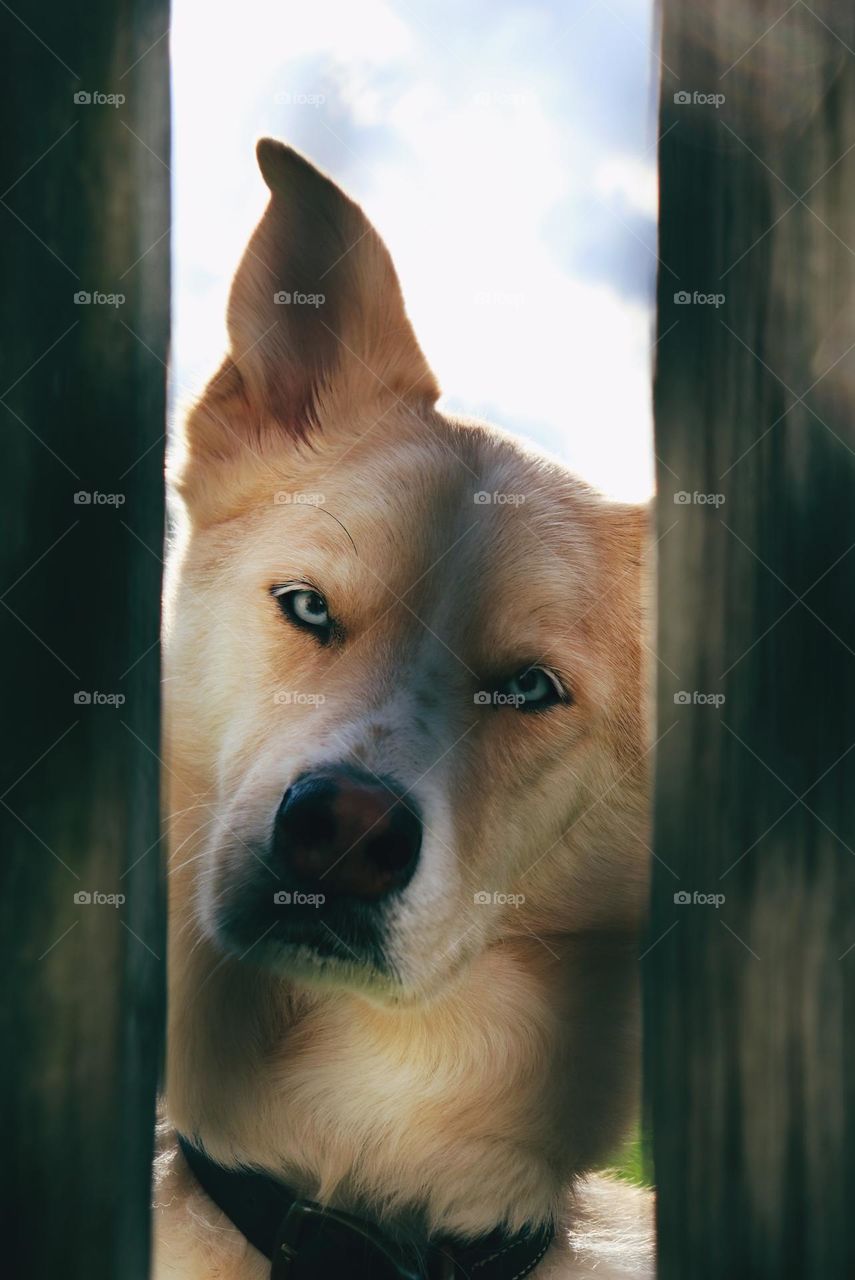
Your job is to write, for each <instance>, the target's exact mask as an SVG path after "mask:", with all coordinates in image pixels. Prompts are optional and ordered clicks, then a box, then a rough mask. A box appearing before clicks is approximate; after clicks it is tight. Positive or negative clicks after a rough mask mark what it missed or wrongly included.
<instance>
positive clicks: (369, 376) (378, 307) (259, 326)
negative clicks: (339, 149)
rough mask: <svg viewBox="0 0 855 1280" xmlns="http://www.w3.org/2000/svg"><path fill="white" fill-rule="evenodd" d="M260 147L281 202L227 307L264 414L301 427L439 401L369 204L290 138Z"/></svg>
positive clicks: (238, 358)
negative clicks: (364, 206) (370, 409)
mask: <svg viewBox="0 0 855 1280" xmlns="http://www.w3.org/2000/svg"><path fill="white" fill-rule="evenodd" d="M257 155H258V163H259V167H260V169H261V173H262V176H263V178H264V181H265V182H266V183H267V186H268V187H269V188H270V193H271V194H270V201H269V203H268V205H267V209H266V210H265V212H264V215H263V217H262V219H261V221H260V223H259V224H258V226H257V227H256V229H255V232H254V233H253V236H252V238H251V240H250V242H249V245H248V247H247V249H246V252H245V253H244V256H243V259H242V261H241V263H240V266H239V267H238V269H237V273H236V274H235V278H234V282H233V284H232V290H231V295H230V298H229V306H228V316H227V320H228V334H229V341H230V352H229V358H230V360H231V362H232V364H233V365H234V367H235V369H236V370H237V372H238V373H239V375H240V380H241V383H242V385H243V388H244V392H245V396H246V400H247V402H248V404H249V406H250V408H251V410H252V414H253V417H255V418H256V421H258V420H272V422H273V423H275V424H277V425H278V427H279V428H280V429H282V430H285V431H287V432H291V433H293V434H294V435H298V436H300V435H305V434H306V433H307V432H308V431H309V430H310V429H311V428H313V427H314V426H317V425H323V423H324V421H325V419H327V418H329V417H331V416H332V415H334V414H335V413H336V412H341V411H342V410H345V411H348V412H350V413H352V412H353V411H354V410H358V409H360V408H362V407H364V405H365V404H367V403H371V402H372V401H374V400H377V399H382V398H384V397H385V398H386V399H387V400H388V399H389V398H390V397H396V398H398V399H400V400H402V401H404V402H405V403H406V404H408V405H413V406H419V405H425V404H432V403H433V402H434V401H435V400H436V398H437V396H438V395H439V388H438V386H437V384H436V381H435V379H434V376H433V374H432V373H431V370H430V368H429V367H428V364H427V361H426V360H425V358H424V355H423V354H422V351H421V348H420V347H419V344H418V342H417V341H416V337H415V334H414V333H413V330H412V327H411V325H410V322H409V320H408V318H407V315H406V312H405V310H404V303H403V299H402V297H401V289H400V285H399V284H398V278H397V276H396V274H395V269H394V267H393V266H392V260H391V258H390V256H389V253H388V250H387V249H386V246H385V245H384V244H383V242H382V240H381V239H380V237H379V236H378V234H377V232H376V231H375V230H374V228H373V227H372V225H371V223H370V222H369V221H368V219H367V218H366V217H365V214H364V213H363V212H362V210H361V209H360V208H359V206H358V205H357V204H355V203H354V202H353V201H352V200H350V199H349V198H348V197H347V196H346V195H345V194H344V192H343V191H342V190H341V189H340V188H339V187H337V186H336V184H335V183H334V182H332V181H331V180H330V179H329V178H327V177H326V176H325V175H324V174H322V173H321V172H320V171H319V170H318V169H316V168H315V167H314V166H313V165H312V164H310V163H309V161H308V160H306V159H305V158H304V157H303V156H301V155H300V154H299V153H298V152H296V151H294V150H292V149H291V148H290V147H286V146H284V145H283V144H282V143H281V142H276V141H275V140H274V139H272V138H263V139H262V140H261V141H260V142H259V143H258V147H257Z"/></svg>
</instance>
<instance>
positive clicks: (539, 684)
mask: <svg viewBox="0 0 855 1280" xmlns="http://www.w3.org/2000/svg"><path fill="white" fill-rule="evenodd" d="M502 692H503V693H504V694H505V695H506V697H507V699H508V702H509V703H510V704H511V705H513V706H515V707H517V708H518V709H519V710H521V711H539V710H541V708H543V707H551V706H554V704H555V703H556V702H566V701H567V695H566V694H565V692H564V690H563V688H562V687H561V683H560V681H559V679H558V677H557V676H555V675H553V674H552V672H551V671H547V670H546V668H545V667H527V668H526V669H525V671H520V672H518V673H517V674H516V675H515V676H512V677H511V679H510V680H508V681H507V682H506V683H505V686H504V688H503V690H502Z"/></svg>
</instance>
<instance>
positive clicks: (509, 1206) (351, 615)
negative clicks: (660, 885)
mask: <svg viewBox="0 0 855 1280" xmlns="http://www.w3.org/2000/svg"><path fill="white" fill-rule="evenodd" d="M260 161H261V167H262V172H263V173H264V176H265V179H266V181H267V182H268V185H269V186H270V188H271V192H272V198H271V202H270V206H269V208H268V211H267V213H266V214H265V216H264V218H263V220H262V222H261V224H260V226H259V228H258V230H257V231H256V233H255V235H254V237H253V240H252V241H251V244H250V247H249V249H248V251H247V254H246V255H245V257H244V260H243V262H242V264H241V266H240V268H239V270H238V273H237V275H236V278H235V284H234V287H233V291H232V299H231V303H230V308H229V331H230V338H231V350H230V352H229V354H228V356H227V358H226V360H225V362H224V364H223V366H222V368H221V370H220V372H219V374H218V375H217V377H216V378H215V379H214V380H213V381H212V383H211V384H210V385H209V387H208V388H207V390H206V392H205V395H204V396H203V397H202V399H201V401H200V403H199V404H198V405H197V406H196V408H195V409H194V410H193V412H192V413H191V415H190V417H189V420H188V424H187V431H186V437H185V442H184V445H183V446H182V452H181V456H180V457H179V458H178V460H177V463H176V478H175V488H176V492H177V494H178V496H179V499H180V503H181V512H180V518H179V532H178V535H177V538H176V545H175V547H174V549H173V554H172V557H171V562H170V575H169V591H168V600H167V660H166V685H165V688H166V695H167V696H166V725H167V738H166V751H167V757H166V759H167V768H166V779H165V780H166V787H167V793H168V808H169V814H170V861H169V887H170V952H169V983H170V996H169V1006H170V1007H169V1041H168V1072H167V1108H168V1116H169V1121H168V1122H164V1128H163V1135H162V1144H163V1145H162V1150H161V1154H160V1155H159V1157H158V1164H157V1169H156V1209H157V1212H156V1245H157V1250H156V1252H157V1256H156V1276H157V1280H166V1277H173V1278H174V1280H191V1278H195V1277H197V1276H198V1277H201V1276H203V1275H204V1276H206V1277H210V1276H217V1277H220V1280H255V1277H256V1276H259V1277H260V1276H262V1275H263V1274H264V1267H263V1266H262V1265H261V1260H260V1259H259V1256H258V1255H257V1254H255V1253H254V1251H253V1250H251V1249H250V1248H248V1247H247V1246H246V1245H245V1243H244V1242H243V1241H242V1239H241V1238H239V1237H238V1236H237V1234H236V1233H235V1231H234V1230H233V1229H232V1228H231V1227H230V1225H229V1224H228V1223H227V1222H225V1221H224V1220H223V1218H222V1216H221V1215H220V1214H219V1213H218V1212H217V1211H216V1210H215V1209H214V1207H213V1206H212V1205H211V1204H210V1203H208V1202H207V1201H206V1200H205V1197H204V1196H203V1195H202V1194H201V1193H200V1192H199V1190H198V1189H197V1188H196V1187H195V1186H194V1184H193V1180H192V1178H191V1177H190V1175H189V1173H188V1171H187V1170H186V1167H184V1165H183V1162H182V1160H181V1158H180V1156H179V1155H178V1153H177V1150H176V1149H175V1146H174V1142H173V1141H172V1140H171V1138H170V1128H169V1125H170V1124H171V1125H174V1126H177V1127H178V1128H179V1129H180V1130H181V1131H182V1132H184V1133H186V1134H188V1135H193V1136H195V1137H197V1138H199V1139H200V1140H202V1141H203V1142H204V1144H205V1146H206V1148H207V1150H208V1151H209V1153H210V1154H211V1155H213V1156H214V1157H215V1158H217V1159H220V1160H222V1161H223V1162H225V1163H238V1162H243V1163H247V1164H251V1165H254V1166H256V1167H259V1168H262V1169H266V1170H268V1171H270V1172H272V1173H276V1174H278V1175H280V1176H283V1177H285V1178H287V1179H288V1180H289V1181H290V1182H291V1183H292V1184H293V1185H295V1186H296V1187H298V1188H299V1189H300V1190H301V1191H302V1192H303V1193H304V1194H307V1195H310V1196H312V1197H313V1198H315V1199H320V1200H322V1201H323V1202H325V1203H330V1204H337V1205H339V1206H341V1207H345V1208H366V1209H367V1210H368V1211H370V1212H371V1213H373V1214H375V1215H376V1216H378V1217H379V1218H384V1217H386V1218H389V1219H390V1220H393V1219H396V1218H397V1217H398V1215H402V1214H407V1213H411V1212H413V1211H416V1212H418V1213H419V1214H420V1215H422V1216H423V1217H424V1219H425V1220H426V1222H427V1223H428V1224H429V1225H430V1227H431V1228H432V1229H434V1230H436V1231H440V1232H452V1233H459V1234H462V1235H465V1234H474V1233H477V1232H480V1231H486V1230H490V1229H492V1228H493V1227H495V1226H496V1225H497V1224H498V1223H500V1222H505V1223H506V1224H507V1225H508V1226H509V1227H510V1228H511V1229H516V1228H518V1227H519V1226H521V1225H522V1224H523V1223H524V1222H530V1221H538V1220H543V1219H544V1218H546V1217H547V1216H548V1215H550V1214H553V1213H555V1214H558V1215H559V1217H560V1219H561V1221H562V1223H563V1224H564V1226H565V1228H566V1229H564V1230H562V1232H560V1233H559V1240H558V1242H557V1244H556V1246H555V1249H554V1250H553V1251H552V1253H551V1254H550V1255H549V1257H548V1258H546V1259H545V1260H544V1262H543V1263H542V1264H541V1265H540V1266H539V1267H538V1270H537V1273H536V1274H537V1277H538V1280H540V1278H541V1277H543V1280H547V1278H549V1277H551V1278H552V1280H559V1277H560V1278H561V1280H564V1278H565V1277H571V1276H572V1277H581V1276H588V1275H591V1276H594V1275H596V1276H597V1277H599V1280H603V1277H608V1276H614V1277H618V1276H624V1275H627V1276H628V1275H649V1274H650V1266H651V1263H650V1230H651V1228H650V1223H649V1214H650V1207H649V1203H648V1197H647V1196H646V1195H645V1193H642V1192H636V1191H633V1190H631V1189H629V1188H627V1187H625V1186H623V1185H621V1184H619V1183H609V1182H608V1181H605V1180H602V1179H594V1180H591V1181H589V1182H587V1183H583V1182H580V1181H579V1179H580V1178H581V1176H582V1175H584V1174H585V1173H586V1172H587V1171H589V1170H590V1169H591V1168H593V1167H596V1165H597V1164H598V1163H600V1162H602V1161H603V1160H604V1159H605V1158H607V1157H608V1156H609V1155H610V1154H612V1153H613V1151H614V1150H615V1148H616V1146H617V1144H618V1142H619V1140H620V1137H621V1135H622V1134H623V1133H624V1132H625V1130H626V1127H627V1125H628V1123H629V1121H630V1119H631V1116H632V1113H633V1107H634V1102H635V1092H636V1082H635V1074H636V1064H637V1059H638V1036H637V1005H638V1000H637V990H636V974H635V957H636V955H637V946H636V945H635V944H634V941H633V939H634V935H635V933H636V931H637V929H638V926H639V923H640V921H641V919H642V916H643V909H644V901H645V896H646V884H647V844H646V842H647V820H648V819H647V772H648V757H647V751H648V745H649V738H648V728H647V708H646V699H645V694H644V688H645V682H646V672H645V661H644V648H643V645H642V639H641V636H642V625H643V613H644V607H645V604H644V598H643V597H644V590H645V588H644V582H643V573H642V560H643V558H644V547H645V537H646V520H645V515H644V513H643V512H642V511H640V510H638V509H636V508H633V507H628V506H623V505H620V504H612V503H609V502H606V501H605V500H604V499H603V498H601V497H600V496H599V495H598V494H596V493H595V492H594V491H593V490H591V489H589V488H588V487H587V486H586V485H584V484H583V483H582V482H581V481H579V480H578V479H576V478H575V477H573V476H572V475H571V474H569V473H568V472H567V471H566V470H565V469H564V468H563V467H562V466H560V465H559V464H558V463H556V462H554V461H551V460H549V459H547V458H544V457H542V456H540V455H539V454H537V453H535V452H534V451H533V450H530V449H529V448H528V447H526V446H524V445H522V444H520V443H519V442H518V441H516V440H514V439H512V438H511V437H509V436H507V435H505V434H504V433H502V432H500V431H497V430H496V429H495V428H492V427H488V426H486V425H484V424H480V423H473V422H469V421H462V420H458V419H452V418H449V417H447V416H446V415H443V414H441V413H439V412H438V411H437V410H436V409H435V407H434V404H435V401H436V398H437V395H438V389H437V387H436V383H435V381H434V379H433V376H432V374H431V373H430V370H429V369H428V367H427V365H426V363H425V361H424V357H423V356H422V353H421V351H420V349H419V347H418V345H417V343H416V340H415V338H414V336H413V334H412V331H411V329H410V326H409V322H408V321H407V318H406V315H405V313H404V310H403V304H402V302H401V297H400V290H399V288H398V284H397V280H396V278H395V274H394V270H393V268H392V264H391V262H390V260H389V257H388V254H387V253H386V250H385V248H384V247H383V245H382V242H381V241H380V240H379V237H378V236H377V235H376V232H374V230H373V228H371V227H370V224H368V222H367V221H366V220H365V217H364V215H363V214H362V212H361V210H359V209H358V208H357V206H355V205H353V204H352V203H351V202H350V201H348V200H347V198H346V197H345V196H344V195H343V194H342V193H341V192H340V191H338V189H337V188H336V187H334V186H333V184H332V183H330V182H329V180H327V179H326V178H324V177H323V176H322V175H320V174H318V172H317V171H316V170H314V169H313V168H312V167H311V166H309V165H308V163H307V162H306V161H305V160H303V159H302V157H299V156H297V155H296V154H295V153H294V152H291V151H289V150H288V149H286V148H283V147H281V146H280V145H279V144H274V143H270V142H267V143H264V144H262V146H261V148H260ZM281 289H288V290H293V291H296V290H302V291H303V292H305V293H310V292H323V293H324V295H325V302H324V303H323V304H321V305H319V306H317V307H315V308H313V309H312V310H313V311H314V314H312V313H311V311H310V310H307V309H306V308H303V309H302V311H301V309H300V308H299V307H296V306H291V307H285V306H281V305H278V304H276V303H275V302H274V301H273V298H274V294H275V293H276V292H277V291H279V290H281ZM478 492H486V493H488V494H490V495H491V496H492V495H494V494H502V495H507V494H514V495H522V499H523V500H522V501H521V502H514V503H508V502H502V501H491V502H489V503H486V504H485V503H479V502H477V501H476V500H475V494H476V493H478ZM283 494H284V495H287V497H286V499H285V500H283V499H282V496H281V495H283ZM277 495H278V496H277ZM295 495H303V496H304V498H305V495H311V499H310V501H305V500H299V499H297V498H295ZM318 499H320V500H318ZM290 579H299V580H300V581H303V580H308V581H310V582H312V583H315V584H317V585H318V587H319V588H320V589H321V590H322V591H323V592H324V593H325V594H326V595H327V597H328V598H329V599H330V601H331V602H334V604H335V610H336V614H337V615H338V616H340V617H341V618H342V619H343V620H344V624H345V630H346V635H345V639H344V641H343V643H342V644H341V645H340V646H339V647H337V648H336V647H330V648H328V649H325V648H321V647H320V646H318V645H317V644H316V643H315V642H314V641H313V640H312V639H311V638H310V637H307V636H306V635H305V634H303V633H300V632H298V631H296V630H294V629H293V628H289V626H288V624H287V623H286V622H285V621H284V620H283V618H282V616H281V614H280V613H279V611H278V608H277V606H276V604H275V602H274V601H273V600H272V599H271V597H270V594H269V589H270V586H271V585H272V584H275V583H276V582H279V581H283V580H290ZM534 662H542V663H543V664H544V665H548V666H550V667H551V668H554V669H555V670H556V671H557V673H558V674H559V675H560V676H561V679H562V681H563V682H565V684H566V687H568V688H569V689H570V690H571V692H572V699H573V700H572V705H570V706H559V707H556V708H554V709H552V710H551V711H549V712H546V713H543V714H539V715H530V714H524V713H520V712H517V711H515V710H513V709H510V708H507V707H495V706H486V707H485V706H482V705H480V704H479V703H478V702H477V701H476V698H475V695H476V693H477V691H478V690H479V689H481V688H483V687H485V684H484V682H485V680H487V679H488V677H489V676H490V675H491V673H497V672H500V671H505V670H507V669H513V668H514V664H515V663H516V664H522V665H523V666H525V665H526V664H530V663H534ZM283 690H284V691H286V692H297V693H301V692H302V693H303V694H311V695H313V696H314V697H315V698H317V695H322V698H323V700H322V701H320V702H318V701H317V700H316V701H314V702H308V703H307V702H305V701H304V702H300V701H298V700H294V699H293V698H292V699H291V700H290V701H285V702H283V700H282V698H281V696H280V697H277V694H281V691H283ZM344 760H347V761H351V762H358V763H359V765H360V766H361V767H362V768H364V769H367V770H369V771H371V772H373V773H376V774H378V775H387V774H390V775H392V776H394V777H395V778H396V780H397V781H398V782H399V783H400V784H401V785H402V786H403V787H404V788H406V789H408V790H410V789H411V792H412V795H413V797H414V798H415V799H416V801H417V802H418V804H419V807H420V808H421V810H422V813H423V815H424V826H425V831H424V841H423V846H422V851H421V858H420V863H419V868H418V871H417V873H416V875H415V876H414V878H413V880H412V882H411V883H410V885H409V886H408V887H407V889H406V891H405V892H404V893H403V894H402V896H401V901H400V903H399V905H398V907H397V908H396V910H395V911H394V913H393V916H392V919H391V922H390V934H389V951H390V954H391V957H392V959H393V962H394V967H395V972H396V976H395V977H394V978H390V977H389V976H388V974H384V973H378V972H376V971H373V970H369V969H367V968H366V967H365V966H363V965H361V964H357V963H355V962H354V963H347V964H342V963H341V962H335V963H333V962H329V961H325V962H320V961H319V960H318V959H317V957H315V956H313V955H311V954H285V953H283V951H282V949H281V948H279V947H278V946H276V945H272V944H271V942H270V941H269V940H268V939H267V938H265V937H259V938H258V939H257V940H256V941H255V942H253V944H252V945H251V946H249V947H248V948H247V950H246V954H243V955H239V954H237V952H236V951H235V949H234V948H233V947H232V948H229V946H228V944H227V940H226V937H225V933H224V926H223V921H224V918H225V917H226V915H227V913H228V911H229V909H230V908H231V905H232V903H233V901H234V895H235V894H236V893H237V892H238V890H243V889H245V888H246V886H247V884H254V883H256V880H255V879H254V877H255V878H258V877H261V879H260V881H259V883H261V884H262V885H264V884H267V885H268V891H269V889H270V888H271V887H275V885H273V883H272V881H271V882H270V883H269V884H268V882H266V881H264V880H263V877H264V875H265V874H267V872H266V871H265V869H264V867H262V865H261V864H262V863H264V862H265V860H266V853H267V846H268V842H269V837H270V831H271V826H272V820H273V815H274V814H275V812H276V808H277V806H278V804H279V801H280V799H281V797H282V795H283V793H284V791H285V790H286V789H287V787H288V786H289V785H290V782H291V781H292V780H293V779H294V777H296V776H297V774H299V773H301V772H302V771H304V770H306V769H307V768H311V767H313V766H318V765H322V764H326V763H330V762H337V761H344ZM480 892H486V893H488V894H489V895H490V896H491V901H490V903H489V904H486V905H485V904H483V903H481V902H479V901H478V900H477V895H478V894H479V893H480ZM507 894H513V895H516V896H517V898H520V897H521V898H523V899H524V901H522V902H517V903H516V905H511V906H509V905H507V902H506V901H502V900H501V895H507ZM493 895H499V899H498V900H497V901H493ZM568 1231H569V1235H568V1234H567V1232H568ZM609 1268H611V1269H609Z"/></svg>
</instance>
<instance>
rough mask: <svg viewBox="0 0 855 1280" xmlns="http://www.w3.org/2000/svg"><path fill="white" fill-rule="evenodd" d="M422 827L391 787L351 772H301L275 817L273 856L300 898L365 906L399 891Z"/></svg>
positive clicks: (413, 858) (415, 857)
mask: <svg viewBox="0 0 855 1280" xmlns="http://www.w3.org/2000/svg"><path fill="white" fill-rule="evenodd" d="M421 840H422V824H421V821H420V819H419V817H418V814H417V811H416V807H415V805H414V804H413V802H412V800H410V799H409V798H407V799H404V797H403V796H402V794H401V792H400V790H399V789H398V788H397V787H395V785H394V784H392V783H391V782H386V781H383V782H381V781H379V780H378V779H376V778H374V777H372V776H371V775H370V774H367V773H362V772H360V771H358V770H355V769H349V768H343V767H342V768H336V769H328V770H324V771H323V772H318V773H310V774H304V775H303V776H302V777H301V778H298V779H297V781H296V782H295V783H294V784H293V786H291V787H289V788H288V790H287V791H286V792H285V795H284V796H283V798H282V803H281V804H280V806H279V811H278V812H277V814H276V824H275V828H274V833H273V853H274V857H275V859H276V861H277V863H278V867H279V870H280V871H281V873H282V874H283V876H284V878H286V879H288V880H293V881H294V882H295V883H296V884H298V885H299V887H300V888H301V889H303V890H304V891H306V892H311V891H317V892H319V893H322V894H324V895H325V896H327V897H329V896H339V897H352V898H359V899H365V900H372V899H377V898H382V897H383V896H384V895H385V894H387V893H391V892H392V890H394V889H402V888H403V887H404V885H405V884H407V882H408V881H409V880H410V878H411V876H412V874H413V872H414V871H415V869H416V863H417V862H418V857H419V847H420V845H421Z"/></svg>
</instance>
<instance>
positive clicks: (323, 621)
mask: <svg viewBox="0 0 855 1280" xmlns="http://www.w3.org/2000/svg"><path fill="white" fill-rule="evenodd" d="M273 595H274V596H275V597H276V599H277V600H278V601H279V608H280V609H281V610H282V612H283V613H284V614H285V617H286V618H288V619H289V621H291V622H293V623H294V624H295V625H296V626H298V627H304V628H306V629H307V630H311V631H316V632H318V634H319V636H321V637H322V638H326V637H327V636H328V634H329V631H330V628H331V625H332V620H331V618H330V612H329V608H328V606H327V602H326V600H325V599H324V597H323V596H322V595H321V593H320V592H319V591H315V590H314V588H313V587H299V586H298V587H274V588H273Z"/></svg>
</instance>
